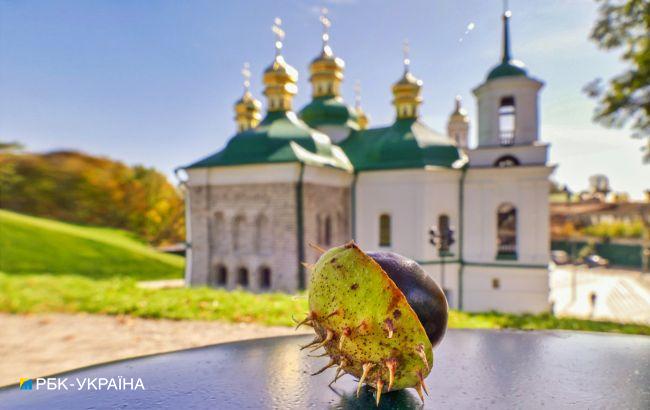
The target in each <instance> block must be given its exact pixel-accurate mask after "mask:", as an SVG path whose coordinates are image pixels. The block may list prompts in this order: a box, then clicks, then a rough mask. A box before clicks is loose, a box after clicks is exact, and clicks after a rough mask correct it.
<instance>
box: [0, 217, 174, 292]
mask: <svg viewBox="0 0 650 410" xmlns="http://www.w3.org/2000/svg"><path fill="white" fill-rule="evenodd" d="M183 264H184V260H183V258H182V257H180V256H176V255H168V254H163V253H160V252H157V251H156V250H155V249H153V248H151V247H149V246H147V245H146V244H144V243H142V242H140V241H139V240H138V239H137V238H135V237H134V236H133V235H132V234H129V233H128V232H125V231H121V230H117V229H109V228H97V227H85V226H78V225H73V224H68V223H62V222H57V221H53V220H49V219H44V218H36V217H32V216H26V215H21V214H17V213H14V212H9V211H4V210H0V270H1V271H4V272H9V273H12V274H24V273H42V274H52V275H63V274H73V275H82V276H86V277H89V278H96V279H105V278H109V277H116V276H121V277H130V278H133V279H139V280H146V279H167V278H181V277H182V276H183Z"/></svg>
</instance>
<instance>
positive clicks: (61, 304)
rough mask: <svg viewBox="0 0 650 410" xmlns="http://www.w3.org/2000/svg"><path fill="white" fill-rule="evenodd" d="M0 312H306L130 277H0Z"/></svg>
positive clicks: (512, 324)
mask: <svg viewBox="0 0 650 410" xmlns="http://www.w3.org/2000/svg"><path fill="white" fill-rule="evenodd" d="M0 311H3V312H10V313H43V312H68V313H74V312H87V313H99V314H108V315H122V314H123V315H131V316H138V317H146V318H167V319H191V320H223V321H229V322H254V323H261V324H265V325H278V326H291V325H292V324H293V323H294V322H293V318H294V317H295V318H300V317H303V316H304V315H305V313H306V312H307V298H306V294H304V293H303V294H299V295H286V294H282V293H271V294H252V293H249V292H244V291H233V292H228V291H225V290H220V289H209V288H192V289H186V288H178V289H142V288H139V287H137V286H136V281H134V280H132V279H123V278H113V279H106V280H94V279H88V278H84V277H81V276H75V275H58V276H53V275H42V274H41V275H39V274H34V275H25V274H24V275H17V276H16V275H9V274H6V273H0ZM449 327H453V328H485V329H502V328H515V329H530V330H533V329H570V330H589V331H600V332H619V333H635V334H645V335H650V327H647V326H638V325H621V324H618V323H607V322H594V321H589V320H577V319H560V318H556V317H554V316H552V315H549V314H544V315H509V314H501V313H491V312H490V313H477V314H470V313H465V312H457V311H452V312H451V313H450V320H449Z"/></svg>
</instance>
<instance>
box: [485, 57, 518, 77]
mask: <svg viewBox="0 0 650 410" xmlns="http://www.w3.org/2000/svg"><path fill="white" fill-rule="evenodd" d="M526 75H527V73H526V69H525V68H524V64H523V63H522V62H521V61H518V60H508V61H504V62H502V63H501V64H499V65H498V66H496V67H494V68H493V69H492V70H490V73H489V74H488V76H487V79H488V80H493V79H495V78H502V77H516V76H526Z"/></svg>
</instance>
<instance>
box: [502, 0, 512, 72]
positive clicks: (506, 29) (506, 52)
mask: <svg viewBox="0 0 650 410" xmlns="http://www.w3.org/2000/svg"><path fill="white" fill-rule="evenodd" d="M511 16H512V12H511V11H510V9H509V8H508V0H503V51H502V56H501V61H502V62H504V63H507V62H508V61H510V60H511V58H512V56H511V55H510V17H511Z"/></svg>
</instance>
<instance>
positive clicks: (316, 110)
mask: <svg viewBox="0 0 650 410" xmlns="http://www.w3.org/2000/svg"><path fill="white" fill-rule="evenodd" d="M299 115H300V118H301V119H302V120H303V121H304V122H306V123H307V125H309V126H310V127H320V126H323V125H342V126H346V127H349V128H351V129H354V130H357V129H359V125H358V124H357V115H356V114H355V112H354V110H353V109H351V108H350V107H348V106H347V105H346V104H345V103H344V102H343V99H342V98H341V97H335V96H326V97H315V98H314V99H313V100H312V101H311V102H310V103H309V104H307V105H305V107H304V108H303V109H302V110H300V114H299Z"/></svg>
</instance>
